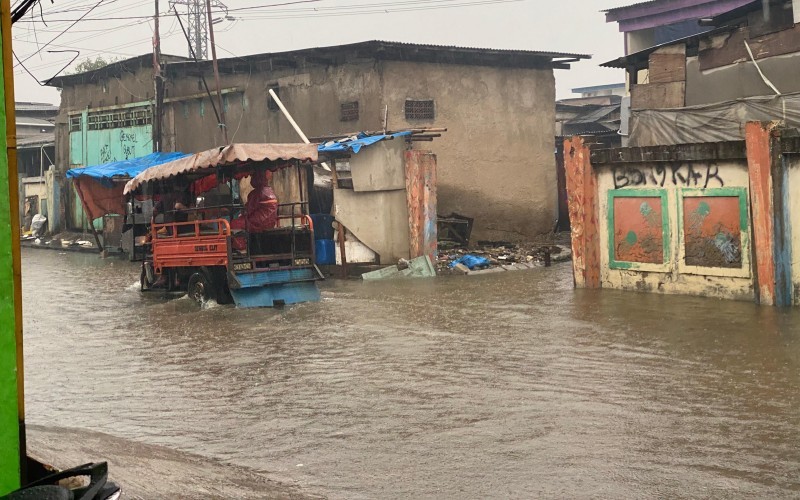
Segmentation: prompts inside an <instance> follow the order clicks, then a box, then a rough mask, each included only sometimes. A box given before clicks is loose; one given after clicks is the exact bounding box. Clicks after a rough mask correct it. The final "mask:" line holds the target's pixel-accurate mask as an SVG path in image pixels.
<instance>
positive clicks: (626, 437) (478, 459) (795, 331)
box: [23, 250, 800, 498]
mask: <svg viewBox="0 0 800 500" xmlns="http://www.w3.org/2000/svg"><path fill="white" fill-rule="evenodd" d="M138 275H139V272H138V268H137V267H135V266H133V265H131V264H129V263H127V262H120V261H113V260H105V261H103V260H99V259H97V258H96V257H95V256H92V255H88V256H87V255H76V254H58V253H56V252H48V251H37V250H24V251H23V279H24V287H23V288H24V300H25V302H24V308H25V315H26V316H25V328H26V337H25V362H26V390H27V394H26V398H27V415H28V416H27V418H28V421H29V422H31V423H35V424H41V425H51V426H68V427H80V428H87V429H92V430H96V431H101V432H105V433H108V434H113V435H116V436H120V437H125V438H130V439H134V440H139V441H142V442H146V443H152V444H160V445H166V446H170V447H173V448H175V449H178V450H182V451H188V452H192V453H196V454H200V455H204V456H208V457H213V458H217V459H219V460H222V461H224V462H228V463H232V464H237V465H241V466H247V467H251V468H254V469H256V470H259V471H263V472H264V473H265V474H267V475H269V476H270V477H273V478H276V479H292V480H296V481H298V482H299V484H301V485H302V486H305V487H307V488H309V490H311V491H315V492H321V493H323V494H325V495H328V496H330V497H334V498H378V497H393V498H401V497H406V498H408V497H456V496H457V497H464V498H481V497H484V498H485V497H509V496H513V497H541V496H547V497H614V498H619V497H627V498H634V497H636V498H641V497H654V496H657V497H675V496H691V497H708V496H711V497H721V496H724V497H768V496H769V497H776V496H778V497H789V496H797V495H800V475H798V471H800V446H799V445H800V380H799V379H798V373H800V370H798V368H800V359H799V357H800V322H799V321H798V319H799V318H800V316H798V313H797V312H795V311H781V310H777V309H773V308H766V307H764V308H760V307H756V306H755V305H753V304H749V303H739V302H723V301H717V300H710V299H701V298H691V297H676V296H657V295H644V294H633V293H623V292H615V291H602V292H597V291H585V290H579V291H574V290H573V289H572V276H571V269H570V267H569V265H559V266H555V267H552V268H548V269H540V270H534V271H521V272H509V273H504V274H500V275H497V274H494V275H487V276H481V277H478V276H476V277H461V276H453V277H443V278H437V279H432V280H416V281H392V282H388V281H387V282H371V283H362V282H358V281H353V282H336V281H333V282H326V283H324V284H323V297H324V299H323V301H322V302H321V303H316V304H303V305H299V306H295V307H291V308H286V309H282V310H271V309H259V310H236V309H233V308H231V307H230V306H219V307H211V308H204V309H202V310H201V309H199V308H198V307H196V306H195V305H194V304H193V303H192V302H191V301H190V300H186V299H174V298H173V299H169V298H166V297H163V296H159V295H147V294H145V295H142V294H140V293H139V291H138V287H136V286H131V284H132V283H134V282H136V280H137V277H138ZM300 464H302V466H300ZM154 480H157V479H156V478H154Z"/></svg>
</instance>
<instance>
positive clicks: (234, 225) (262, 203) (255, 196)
mask: <svg viewBox="0 0 800 500" xmlns="http://www.w3.org/2000/svg"><path fill="white" fill-rule="evenodd" d="M271 177H272V175H271V172H269V171H268V170H259V171H256V172H253V175H251V176H250V183H251V185H252V186H253V190H252V191H251V192H250V194H249V195H248V196H247V201H246V202H245V204H244V213H243V214H242V215H240V216H239V217H237V218H236V219H233V220H232V221H231V229H232V230H238V229H244V230H246V231H247V232H249V233H260V232H262V231H266V230H267V229H272V228H275V227H277V226H278V198H277V197H276V196H275V192H274V191H273V190H272V188H271V187H270V186H269V181H270V179H271Z"/></svg>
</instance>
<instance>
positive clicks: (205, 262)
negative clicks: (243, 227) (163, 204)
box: [151, 219, 231, 274]
mask: <svg viewBox="0 0 800 500" xmlns="http://www.w3.org/2000/svg"><path fill="white" fill-rule="evenodd" d="M230 235H231V227H230V224H229V223H228V221H227V220H225V219H211V220H202V221H200V220H198V221H192V222H169V223H164V224H152V229H151V237H152V243H153V270H154V271H155V272H156V274H161V273H162V272H163V270H164V269H165V268H170V267H202V266H208V267H212V266H224V267H226V268H227V267H228V262H229V260H230V249H229V243H230Z"/></svg>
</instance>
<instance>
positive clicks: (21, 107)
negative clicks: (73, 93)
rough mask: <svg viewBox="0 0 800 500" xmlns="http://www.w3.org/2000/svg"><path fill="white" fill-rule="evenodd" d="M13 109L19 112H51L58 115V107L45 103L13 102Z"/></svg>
mask: <svg viewBox="0 0 800 500" xmlns="http://www.w3.org/2000/svg"><path fill="white" fill-rule="evenodd" d="M14 109H15V110H16V111H17V112H19V111H52V112H53V113H58V106H56V105H54V104H48V103H45V102H15V103H14Z"/></svg>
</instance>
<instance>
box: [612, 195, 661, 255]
mask: <svg viewBox="0 0 800 500" xmlns="http://www.w3.org/2000/svg"><path fill="white" fill-rule="evenodd" d="M662 215H663V214H662V208H661V198H660V197H635V198H634V197H625V198H621V197H620V198H614V260H616V261H618V262H640V263H646V264H662V263H663V262H664V227H663V221H662Z"/></svg>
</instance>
